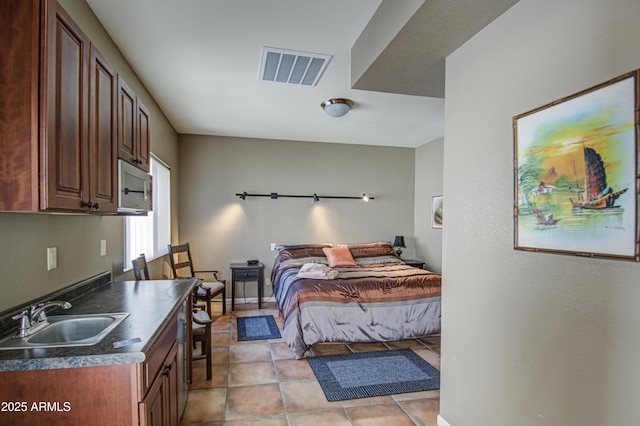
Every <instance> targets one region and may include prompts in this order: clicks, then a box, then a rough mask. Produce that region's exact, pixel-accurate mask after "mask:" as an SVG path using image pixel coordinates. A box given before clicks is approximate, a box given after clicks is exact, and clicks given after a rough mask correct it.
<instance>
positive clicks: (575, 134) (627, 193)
mask: <svg viewBox="0 0 640 426" xmlns="http://www.w3.org/2000/svg"><path fill="white" fill-rule="evenodd" d="M639 77H640V70H636V71H633V72H630V73H627V74H624V75H621V76H619V77H617V78H615V79H612V80H610V81H607V82H605V83H602V84H600V85H598V86H595V87H592V88H589V89H587V90H584V91H582V92H580V93H577V94H575V95H572V96H569V97H566V98H563V99H560V100H558V101H555V102H552V103H550V104H548V105H545V106H542V107H540V108H537V109H535V110H533V111H529V112H527V113H524V114H520V115H517V116H515V117H513V128H514V181H515V182H514V223H515V235H514V248H515V249H516V250H527V251H540V252H549V253H560V254H570V255H578V256H587V257H598V258H608V259H620V260H631V261H640V253H639V246H640V242H639V241H640V240H639V234H638V232H639V219H638V200H639V197H640V195H639V192H638V191H639V190H638V188H640V181H639V179H640V177H639V175H638V155H639V154H638V133H639V123H638V120H639V118H638V117H639V116H640V109H639V106H638V103H639V102H640V101H639V99H640V83H639Z"/></svg>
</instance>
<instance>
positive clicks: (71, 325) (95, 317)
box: [0, 313, 129, 350]
mask: <svg viewBox="0 0 640 426" xmlns="http://www.w3.org/2000/svg"><path fill="white" fill-rule="evenodd" d="M127 316H129V314H128V313H113V314H85V315H56V316H53V315H52V316H50V317H48V318H47V321H48V322H49V325H47V326H46V327H44V328H43V329H42V330H40V331H38V332H37V333H35V334H32V335H31V336H27V337H25V338H20V337H15V336H10V337H7V338H5V339H3V340H1V341H0V350H2V349H38V348H56V347H65V346H89V345H95V344H96V343H98V342H100V341H101V340H102V339H103V338H104V337H105V336H106V335H107V334H109V332H110V331H111V330H113V329H114V328H116V327H117V326H118V324H120V323H121V322H122V321H123V320H124V319H125V318H126V317H127Z"/></svg>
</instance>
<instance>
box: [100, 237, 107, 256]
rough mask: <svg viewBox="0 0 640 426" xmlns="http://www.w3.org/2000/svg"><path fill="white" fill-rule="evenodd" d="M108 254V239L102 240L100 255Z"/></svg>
mask: <svg viewBox="0 0 640 426" xmlns="http://www.w3.org/2000/svg"><path fill="white" fill-rule="evenodd" d="M106 255H107V240H100V256H106Z"/></svg>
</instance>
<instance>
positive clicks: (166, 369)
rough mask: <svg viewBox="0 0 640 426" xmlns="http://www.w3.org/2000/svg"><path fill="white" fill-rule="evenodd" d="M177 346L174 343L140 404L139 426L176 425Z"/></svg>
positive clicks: (177, 419)
mask: <svg viewBox="0 0 640 426" xmlns="http://www.w3.org/2000/svg"><path fill="white" fill-rule="evenodd" d="M177 364H178V344H177V342H176V343H174V345H173V347H172V348H171V351H170V352H169V354H168V355H167V358H166V359H165V361H164V365H163V368H162V371H161V372H160V373H158V377H156V379H155V381H154V382H153V384H152V385H151V388H150V389H149V392H147V396H146V397H145V398H144V399H143V400H142V402H140V405H139V411H140V424H141V425H154V426H155V425H167V426H168V425H177V424H178V421H179V418H178V365H177Z"/></svg>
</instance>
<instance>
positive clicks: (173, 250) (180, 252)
mask: <svg viewBox="0 0 640 426" xmlns="http://www.w3.org/2000/svg"><path fill="white" fill-rule="evenodd" d="M167 247H168V248H169V261H170V263H171V270H172V271H173V277H174V278H177V277H184V276H185V275H184V274H183V273H182V272H181V270H182V269H184V268H189V275H187V276H189V277H194V276H195V274H194V272H193V261H192V260H191V250H190V249H189V243H182V244H173V245H172V244H169V245H168V246H167ZM184 253H186V259H185V258H184Z"/></svg>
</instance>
